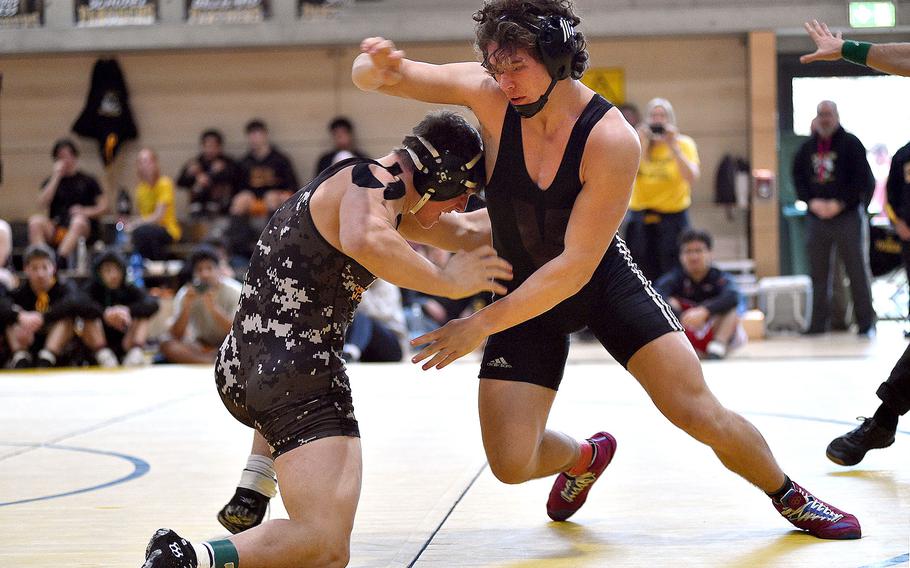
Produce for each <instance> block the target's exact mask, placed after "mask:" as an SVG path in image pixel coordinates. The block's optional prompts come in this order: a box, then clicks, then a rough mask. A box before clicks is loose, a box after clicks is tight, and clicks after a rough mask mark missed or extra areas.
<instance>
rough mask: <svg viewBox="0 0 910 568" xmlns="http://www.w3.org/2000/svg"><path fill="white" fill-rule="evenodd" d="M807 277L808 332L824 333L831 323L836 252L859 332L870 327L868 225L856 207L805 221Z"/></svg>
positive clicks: (871, 315)
mask: <svg viewBox="0 0 910 568" xmlns="http://www.w3.org/2000/svg"><path fill="white" fill-rule="evenodd" d="M806 247H807V248H808V253H809V276H811V277H812V324H811V326H810V330H812V331H825V330H827V329H828V326H829V320H830V319H831V287H832V283H833V275H834V272H835V271H834V270H833V267H834V255H835V251H836V253H837V254H838V255H840V258H841V260H842V261H843V262H844V268H845V269H846V271H847V278H849V279H850V293H851V295H852V298H853V312H854V315H855V316H856V324H857V326H859V330H860V331H865V330H867V329H869V328H870V327H872V325H873V323H874V322H875V311H874V310H873V309H872V274H871V271H870V269H869V224H868V222H867V221H866V219H865V216H864V215H863V213H862V212H861V208H860V207H857V208H856V209H854V210H852V211H844V212H843V213H841V214H840V215H838V216H837V217H835V218H833V219H819V218H818V217H816V216H815V215H811V214H810V215H809V216H808V217H807V219H806Z"/></svg>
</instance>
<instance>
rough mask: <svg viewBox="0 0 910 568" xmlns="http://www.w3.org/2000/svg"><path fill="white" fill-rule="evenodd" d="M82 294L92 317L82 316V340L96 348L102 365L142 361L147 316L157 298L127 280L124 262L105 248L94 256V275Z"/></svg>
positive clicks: (96, 356)
mask: <svg viewBox="0 0 910 568" xmlns="http://www.w3.org/2000/svg"><path fill="white" fill-rule="evenodd" d="M85 294H86V296H87V299H88V300H89V302H90V303H91V305H90V307H91V309H92V310H94V312H95V317H93V318H90V319H89V318H87V319H86V320H85V327H84V329H83V332H82V341H83V342H84V343H85V345H86V346H87V347H88V348H89V349H91V350H92V351H94V352H95V359H96V360H97V361H98V364H99V365H101V366H102V367H116V366H117V364H118V361H120V360H122V361H123V364H124V365H125V366H127V367H135V366H139V365H144V364H145V344H146V341H147V340H148V329H149V319H150V318H151V317H152V316H153V315H155V314H156V313H157V312H158V300H156V299H155V298H153V297H151V296H149V295H148V294H147V293H146V292H145V290H143V289H142V288H139V287H137V286H135V285H133V284H130V283H129V282H127V281H126V262H125V261H124V260H123V258H121V257H120V255H118V254H117V253H116V252H113V251H108V252H105V253H103V254H102V255H101V256H99V257H98V258H97V259H96V260H95V272H94V278H92V280H91V281H90V282H89V283H88V285H87V287H86V290H85Z"/></svg>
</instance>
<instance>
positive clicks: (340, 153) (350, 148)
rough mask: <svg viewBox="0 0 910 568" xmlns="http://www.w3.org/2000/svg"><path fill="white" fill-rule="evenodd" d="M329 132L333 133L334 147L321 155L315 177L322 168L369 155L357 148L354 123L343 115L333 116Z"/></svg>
mask: <svg viewBox="0 0 910 568" xmlns="http://www.w3.org/2000/svg"><path fill="white" fill-rule="evenodd" d="M329 134H331V135H332V149H331V150H329V151H328V152H326V153H325V154H323V155H321V156H319V160H318V161H317V162H316V172H315V173H314V174H313V177H316V176H318V175H319V173H320V172H321V171H322V170H324V169H326V168H328V167H329V166H331V165H332V164H334V163H336V162H340V161H341V160H346V159H348V158H353V157H354V156H357V157H358V158H366V157H367V156H365V155H364V154H363V153H361V152H360V151H359V150H357V147H356V145H355V144H354V125H353V124H351V121H350V120H348V119H347V118H345V117H343V116H336V117H335V118H333V119H332V122H330V123H329Z"/></svg>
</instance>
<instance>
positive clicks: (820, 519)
mask: <svg viewBox="0 0 910 568" xmlns="http://www.w3.org/2000/svg"><path fill="white" fill-rule="evenodd" d="M790 483H791V487H790V489H788V490H787V492H786V493H784V496H783V497H781V498H780V499H779V500H778V499H771V502H772V503H773V504H774V508H775V509H777V512H779V513H780V514H781V516H782V517H783V518H785V519H787V520H788V521H790V522H791V523H793V526H795V527H797V528H800V529H802V530H804V531H806V532H808V533H809V534H811V535H812V536H814V537H817V538H827V539H833V540H847V539H854V538H859V537H860V536H862V529H860V526H859V521H858V520H856V517H854V516H853V515H851V514H850V513H845V512H844V511H841V510H840V509H838V508H836V507H832V506H831V505H829V504H827V503H825V502H824V501H822V500H821V499H819V498H817V497H816V496H814V495H812V494H811V493H809V492H808V491H806V490H805V489H803V488H802V487H800V486H799V485H797V484H796V483H795V482H793V481H791V482H790Z"/></svg>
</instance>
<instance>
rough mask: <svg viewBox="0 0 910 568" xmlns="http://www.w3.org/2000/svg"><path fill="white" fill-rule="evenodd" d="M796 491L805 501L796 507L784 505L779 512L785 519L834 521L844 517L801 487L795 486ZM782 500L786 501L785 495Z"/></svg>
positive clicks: (795, 520) (793, 520)
mask: <svg viewBox="0 0 910 568" xmlns="http://www.w3.org/2000/svg"><path fill="white" fill-rule="evenodd" d="M796 491H797V492H798V493H799V494H800V495H801V496H802V497H803V499H804V500H805V501H804V502H803V504H802V505H800V506H799V507H797V508H796V509H793V508H791V507H784V508H783V509H782V510H781V512H780V514H781V515H783V516H784V517H785V518H786V519H787V520H789V521H792V522H804V521H828V522H832V523H835V522H837V521H839V520H841V519H842V518H843V517H844V515H843V514H842V513H838V512H836V511H834V510H832V509H831V508H830V507H829V506H828V504H827V503H825V502H824V501H821V500H820V499H818V498H817V497H815V496H814V495H812V494H810V493H808V492H806V491H805V490H803V489H802V488H801V487H799V488H797V489H796ZM782 501H784V502H786V501H787V496H784V498H783V499H782Z"/></svg>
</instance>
